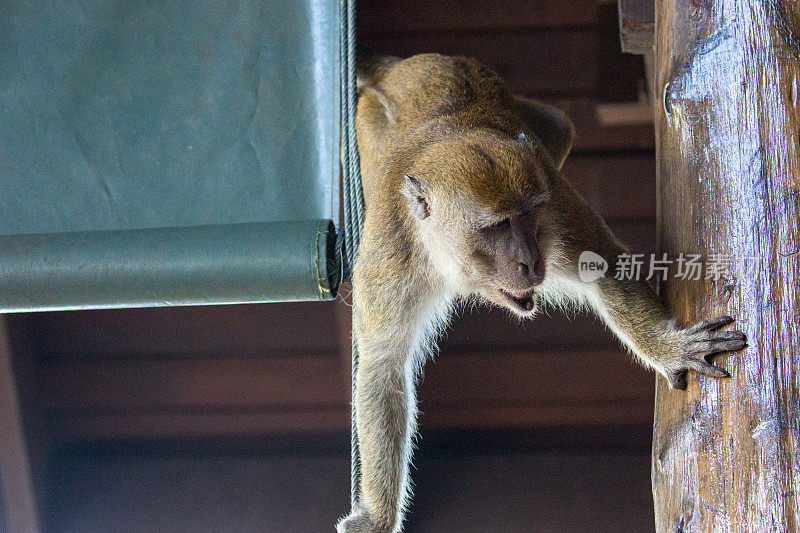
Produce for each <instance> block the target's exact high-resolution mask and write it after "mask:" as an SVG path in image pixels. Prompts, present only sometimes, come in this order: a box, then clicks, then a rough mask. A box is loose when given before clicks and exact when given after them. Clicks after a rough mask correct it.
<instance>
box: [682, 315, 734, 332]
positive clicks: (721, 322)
mask: <svg viewBox="0 0 800 533" xmlns="http://www.w3.org/2000/svg"><path fill="white" fill-rule="evenodd" d="M732 322H733V317H732V316H729V315H722V316H718V317H715V318H710V319H708V320H703V321H702V322H698V323H697V324H695V325H694V326H691V327H690V328H689V333H695V332H697V331H716V330H718V329H720V328H724V327H725V326H727V325H728V324H730V323H732Z"/></svg>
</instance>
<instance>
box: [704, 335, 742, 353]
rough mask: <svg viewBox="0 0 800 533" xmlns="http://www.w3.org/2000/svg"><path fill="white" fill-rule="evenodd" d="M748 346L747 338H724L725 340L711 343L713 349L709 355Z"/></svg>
mask: <svg viewBox="0 0 800 533" xmlns="http://www.w3.org/2000/svg"><path fill="white" fill-rule="evenodd" d="M745 346H747V341H746V340H745V339H736V338H734V339H723V340H715V341H713V342H712V343H711V350H709V355H713V354H718V353H723V352H735V351H737V350H741V349H742V348H744V347H745Z"/></svg>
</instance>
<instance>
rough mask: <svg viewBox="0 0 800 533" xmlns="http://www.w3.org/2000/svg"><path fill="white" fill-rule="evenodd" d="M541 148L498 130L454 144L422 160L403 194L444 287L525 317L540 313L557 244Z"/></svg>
mask: <svg viewBox="0 0 800 533" xmlns="http://www.w3.org/2000/svg"><path fill="white" fill-rule="evenodd" d="M523 141H525V142H523ZM536 148H537V147H536V146H534V145H532V144H531V143H529V142H527V139H525V138H524V136H522V137H521V138H515V137H511V136H508V135H503V134H502V133H501V132H498V131H496V130H488V129H487V130H473V131H469V132H466V133H460V134H459V135H453V136H448V137H447V138H444V139H442V140H439V141H436V142H432V143H430V144H429V145H428V146H427V147H426V148H425V149H424V150H423V151H422V152H421V154H420V156H419V157H418V158H416V159H415V160H414V162H413V163H412V164H411V168H409V169H408V172H407V173H406V174H405V175H404V182H403V184H402V187H401V192H402V194H403V195H404V196H405V199H406V201H407V203H408V208H409V212H410V214H411V215H412V219H416V226H417V233H418V235H419V238H420V241H421V243H422V244H423V245H424V247H425V249H426V251H427V253H428V256H429V258H430V260H431V262H432V263H433V266H434V267H435V268H436V270H437V271H438V272H439V273H440V274H441V275H442V277H443V279H444V280H445V282H446V283H447V284H448V285H449V286H450V287H451V288H453V290H455V291H456V292H457V293H459V294H461V295H463V296H467V295H477V296H479V297H481V298H483V299H484V300H486V301H488V302H490V303H494V304H496V305H499V306H502V307H505V308H507V309H509V310H510V311H512V312H513V313H515V314H517V315H519V316H522V317H528V316H533V315H534V314H535V312H536V311H537V307H538V306H537V293H536V288H537V286H538V285H540V284H541V283H542V281H543V280H544V276H545V274H546V263H547V257H548V255H549V253H550V252H551V248H552V246H551V243H554V242H556V239H554V238H553V236H552V235H551V234H550V233H551V229H550V228H551V227H552V224H549V223H548V217H549V211H548V202H549V200H550V195H551V192H550V185H549V184H550V182H551V180H550V179H549V174H548V173H552V172H554V171H555V170H554V168H553V166H552V165H551V164H548V160H547V159H546V158H544V157H542V155H541V154H538V153H537V150H536Z"/></svg>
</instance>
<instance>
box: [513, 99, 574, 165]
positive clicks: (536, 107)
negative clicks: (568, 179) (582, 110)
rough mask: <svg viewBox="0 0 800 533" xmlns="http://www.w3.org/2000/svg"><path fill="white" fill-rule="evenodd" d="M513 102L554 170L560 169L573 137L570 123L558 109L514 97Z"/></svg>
mask: <svg viewBox="0 0 800 533" xmlns="http://www.w3.org/2000/svg"><path fill="white" fill-rule="evenodd" d="M514 102H515V103H516V104H517V109H518V110H519V113H520V116H521V117H522V120H523V122H525V125H526V126H527V127H528V129H529V130H530V131H531V132H532V133H533V134H534V135H536V138H537V139H539V142H541V143H542V146H544V149H545V151H546V152H547V154H548V155H549V156H550V159H552V160H553V164H554V165H555V166H556V168H558V169H561V165H562V164H564V160H565V159H566V158H567V154H569V151H570V149H571V148H572V139H573V138H574V137H575V129H574V128H573V127H572V121H571V120H570V119H569V117H568V116H567V115H566V114H565V113H564V112H563V111H561V110H560V109H556V108H555V107H553V106H550V105H547V104H543V103H541V102H537V101H536V100H531V99H529V98H524V97H522V96H516V95H515V96H514ZM523 138H524V135H523Z"/></svg>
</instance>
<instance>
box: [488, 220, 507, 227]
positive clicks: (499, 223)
mask: <svg viewBox="0 0 800 533" xmlns="http://www.w3.org/2000/svg"><path fill="white" fill-rule="evenodd" d="M510 224H511V219H510V218H504V219H503V220H501V221H500V222H497V223H496V224H492V226H491V227H493V228H505V227H506V226H508V225H510Z"/></svg>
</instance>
